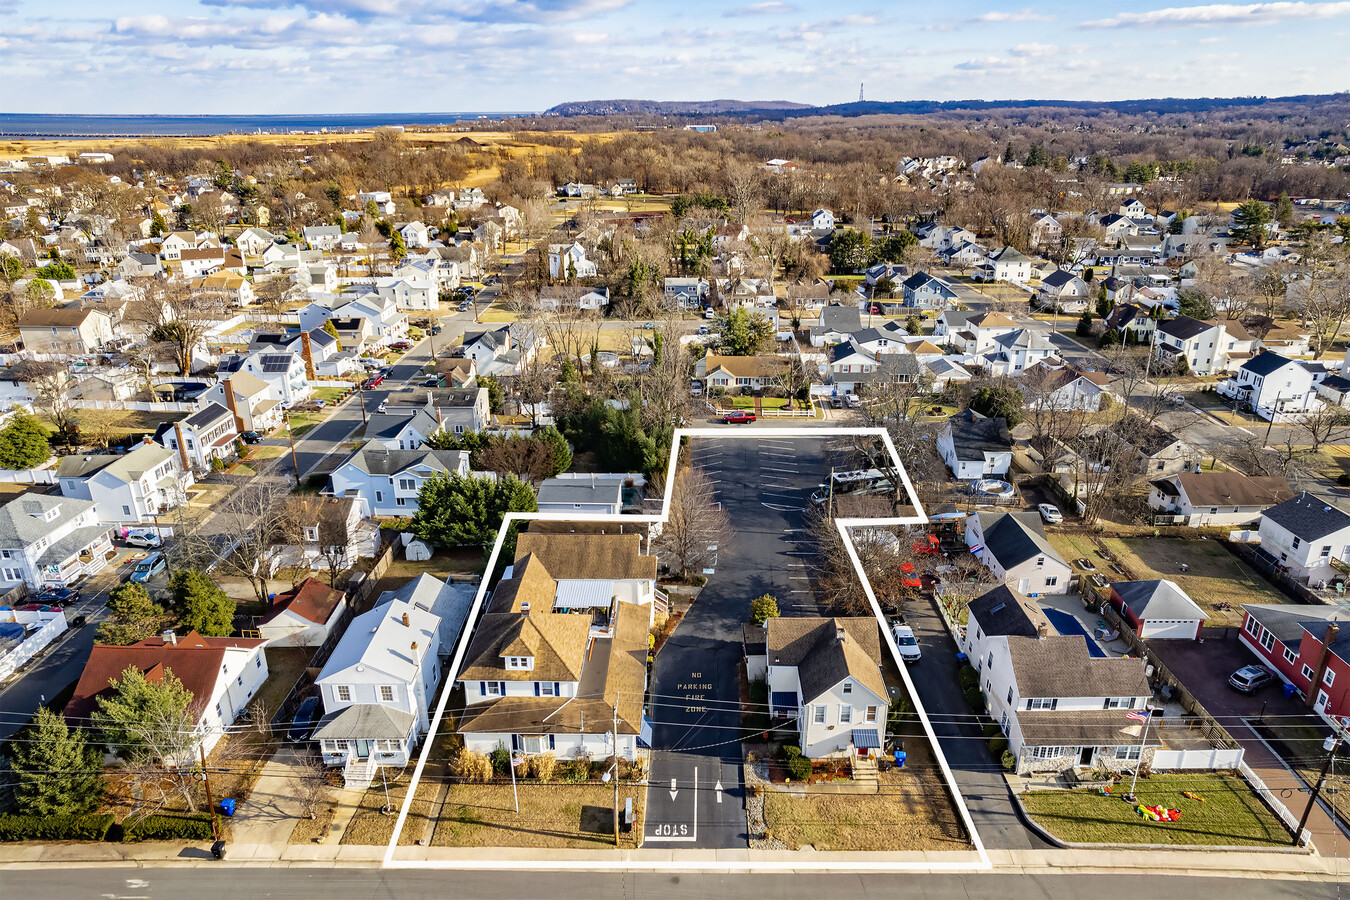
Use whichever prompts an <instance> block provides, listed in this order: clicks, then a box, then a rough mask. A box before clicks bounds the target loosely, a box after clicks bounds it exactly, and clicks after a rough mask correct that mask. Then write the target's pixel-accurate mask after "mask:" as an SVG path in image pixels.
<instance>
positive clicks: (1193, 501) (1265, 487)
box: [1148, 472, 1294, 528]
mask: <svg viewBox="0 0 1350 900" xmlns="http://www.w3.org/2000/svg"><path fill="white" fill-rule="evenodd" d="M1293 496H1294V492H1293V489H1292V488H1290V487H1289V482H1288V481H1287V480H1285V479H1284V478H1283V477H1282V476H1279V475H1270V476H1258V475H1243V474H1241V473H1240V472H1182V473H1180V474H1177V475H1169V476H1167V477H1166V478H1159V479H1157V480H1155V481H1152V482H1150V491H1149V495H1148V505H1149V506H1150V507H1152V508H1153V509H1156V510H1159V511H1160V512H1162V513H1165V514H1166V515H1169V516H1172V517H1174V518H1175V519H1180V521H1179V522H1175V524H1180V525H1189V526H1191V527H1192V528H1198V527H1201V526H1206V525H1216V526H1223V527H1232V526H1237V525H1248V524H1251V523H1252V522H1255V521H1256V520H1257V519H1259V518H1260V517H1261V513H1262V512H1263V511H1264V510H1266V509H1268V508H1269V507H1271V506H1273V505H1275V504H1278V503H1283V502H1284V501H1285V500H1289V499H1291V498H1292V497H1293Z"/></svg>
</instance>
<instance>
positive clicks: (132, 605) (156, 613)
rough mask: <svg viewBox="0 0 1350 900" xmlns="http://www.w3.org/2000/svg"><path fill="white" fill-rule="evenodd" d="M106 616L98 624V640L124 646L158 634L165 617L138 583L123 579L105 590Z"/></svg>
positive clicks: (161, 608)
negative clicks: (113, 586)
mask: <svg viewBox="0 0 1350 900" xmlns="http://www.w3.org/2000/svg"><path fill="white" fill-rule="evenodd" d="M108 612H109V613H110V617H109V618H108V619H106V620H104V621H103V622H100V623H99V626H98V641H99V643H101V644H117V645H119V646H125V645H127V644H134V643H136V642H137V641H143V640H145V639H146V638H150V637H154V636H155V635H157V634H159V633H160V631H161V630H162V628H163V626H164V625H165V624H166V623H167V621H168V616H167V615H166V614H165V612H164V608H163V607H161V606H159V605H158V604H156V603H155V602H154V601H152V600H151V599H150V594H149V593H148V592H147V591H146V590H145V588H143V587H141V586H140V585H139V584H135V583H133V582H130V581H128V582H126V583H125V584H119V585H118V586H117V587H115V588H113V589H112V591H111V592H110V593H109V594H108Z"/></svg>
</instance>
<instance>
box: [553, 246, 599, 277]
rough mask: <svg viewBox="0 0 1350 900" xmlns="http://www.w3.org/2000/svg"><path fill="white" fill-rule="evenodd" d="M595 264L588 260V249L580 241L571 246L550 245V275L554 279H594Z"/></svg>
mask: <svg viewBox="0 0 1350 900" xmlns="http://www.w3.org/2000/svg"><path fill="white" fill-rule="evenodd" d="M596 272H597V269H596V266H595V263H593V262H591V261H590V260H589V259H587V258H586V248H585V247H583V246H581V243H580V242H579V241H573V242H572V243H570V244H550V245H549V248H548V275H549V277H550V278H554V279H571V278H594V277H595V275H596Z"/></svg>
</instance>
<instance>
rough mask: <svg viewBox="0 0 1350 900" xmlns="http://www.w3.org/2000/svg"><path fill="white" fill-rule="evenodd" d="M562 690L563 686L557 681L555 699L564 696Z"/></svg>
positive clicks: (554, 688) (554, 691)
mask: <svg viewBox="0 0 1350 900" xmlns="http://www.w3.org/2000/svg"><path fill="white" fill-rule="evenodd" d="M561 688H562V685H561V684H559V683H558V682H556V681H555V682H553V696H555V697H561V696H562V690H561Z"/></svg>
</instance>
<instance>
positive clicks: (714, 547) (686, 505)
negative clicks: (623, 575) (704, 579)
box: [656, 466, 732, 577]
mask: <svg viewBox="0 0 1350 900" xmlns="http://www.w3.org/2000/svg"><path fill="white" fill-rule="evenodd" d="M668 509H669V518H667V520H666V523H665V525H664V526H663V527H662V528H661V534H660V536H659V537H657V539H656V550H657V554H658V555H659V556H660V557H662V558H663V559H664V560H665V562H666V563H667V564H668V565H670V566H672V567H676V568H678V569H679V572H680V576H681V577H688V575H689V573H690V572H691V571H692V570H694V569H698V568H701V567H702V564H703V563H704V562H705V561H707V560H709V559H712V558H713V557H714V556H715V555H716V554H718V553H725V552H727V549H728V548H727V544H729V543H730V541H731V536H732V530H731V520H730V519H729V518H728V517H727V514H726V512H725V511H724V510H723V509H722V507H721V505H720V504H719V503H718V502H717V501H716V500H715V499H713V487H712V482H711V481H709V480H708V476H707V475H705V474H703V470H702V469H698V468H695V467H692V466H691V467H689V468H686V469H682V470H680V471H679V472H678V473H676V475H675V486H674V489H673V492H672V495H671V497H670V500H669V507H668Z"/></svg>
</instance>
